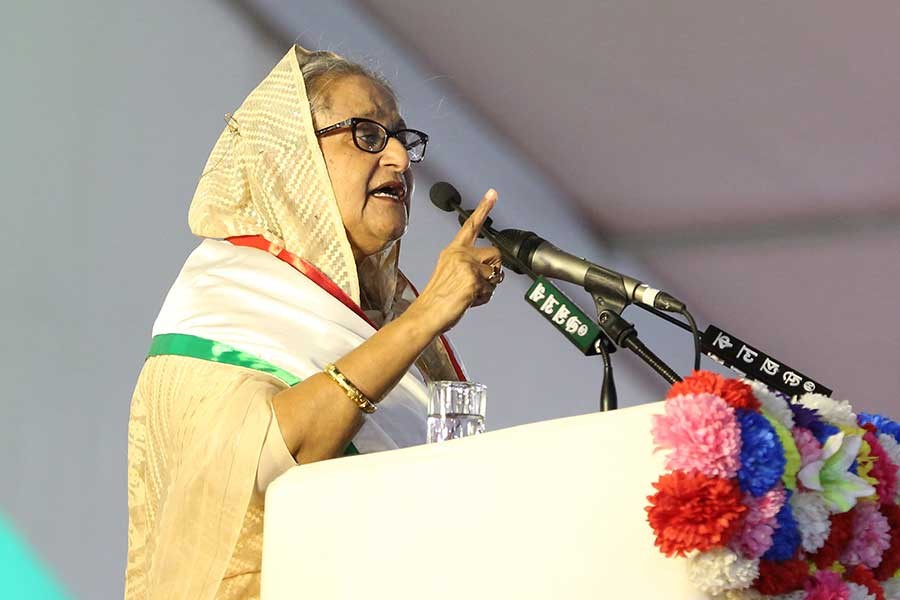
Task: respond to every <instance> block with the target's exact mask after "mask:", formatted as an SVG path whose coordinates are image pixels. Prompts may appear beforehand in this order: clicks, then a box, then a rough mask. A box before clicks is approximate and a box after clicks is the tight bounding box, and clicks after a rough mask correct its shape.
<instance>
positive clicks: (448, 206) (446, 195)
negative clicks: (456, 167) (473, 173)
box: [428, 181, 521, 274]
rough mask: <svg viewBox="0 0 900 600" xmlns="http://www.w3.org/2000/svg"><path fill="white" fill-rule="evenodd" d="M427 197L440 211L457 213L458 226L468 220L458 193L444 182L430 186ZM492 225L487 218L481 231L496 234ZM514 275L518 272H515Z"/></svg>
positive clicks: (482, 236) (481, 233)
mask: <svg viewBox="0 0 900 600" xmlns="http://www.w3.org/2000/svg"><path fill="white" fill-rule="evenodd" d="M428 196H429V197H430V198H431V203H432V204H434V205H435V206H437V207H438V208H439V209H441V210H442V211H444V212H453V211H454V210H455V211H457V212H458V213H459V224H460V225H462V224H463V223H465V222H466V219H468V218H469V215H471V214H472V211H470V210H466V209H464V208H463V207H462V197H460V195H459V191H458V190H457V189H456V188H455V187H453V186H452V185H451V184H449V183H447V182H446V181H438V182H437V183H435V184H434V185H432V186H431V189H430V190H428ZM493 225H494V221H493V219H491V218H490V217H488V218H487V219H485V220H484V224H483V225H482V226H481V229H482V230H483V231H484V230H487V231H488V232H490V233H496V232H495V231H494V228H493ZM483 231H481V232H479V233H478V237H479V238H481V239H483V238H484V233H483ZM516 273H520V272H519V271H516ZM520 274H521V273H520Z"/></svg>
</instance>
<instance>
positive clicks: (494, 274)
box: [488, 263, 504, 285]
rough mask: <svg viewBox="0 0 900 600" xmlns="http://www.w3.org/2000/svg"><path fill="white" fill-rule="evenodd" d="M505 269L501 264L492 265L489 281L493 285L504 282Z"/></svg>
mask: <svg viewBox="0 0 900 600" xmlns="http://www.w3.org/2000/svg"><path fill="white" fill-rule="evenodd" d="M503 276H504V273H503V267H502V265H501V263H494V264H492V265H491V276H490V277H488V281H489V282H491V283H493V284H494V285H497V284H499V283H500V282H501V281H503Z"/></svg>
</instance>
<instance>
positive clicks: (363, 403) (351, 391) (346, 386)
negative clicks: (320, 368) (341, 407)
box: [324, 363, 378, 414]
mask: <svg viewBox="0 0 900 600" xmlns="http://www.w3.org/2000/svg"><path fill="white" fill-rule="evenodd" d="M324 370H325V374H326V375H328V376H329V377H331V380H332V381H334V382H335V383H336V384H338V385H339V386H341V389H342V390H344V393H345V394H347V397H348V398H350V399H351V400H353V402H355V403H356V405H357V406H358V407H359V408H360V410H362V411H363V412H364V413H367V414H372V413H373V412H375V411H376V410H378V407H377V406H375V404H374V403H373V402H372V401H371V400H369V399H368V398H366V397H365V396H364V395H363V393H362V392H361V391H359V388H357V387H356V386H355V385H353V384H352V383H350V380H349V379H347V377H345V376H344V374H343V373H341V372H340V371H339V370H338V368H337V367H336V366H335V365H334V363H329V364H327V365H325V369H324Z"/></svg>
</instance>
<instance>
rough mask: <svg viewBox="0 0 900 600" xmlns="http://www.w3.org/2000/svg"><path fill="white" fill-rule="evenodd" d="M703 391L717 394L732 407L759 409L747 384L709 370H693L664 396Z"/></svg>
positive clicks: (757, 401)
mask: <svg viewBox="0 0 900 600" xmlns="http://www.w3.org/2000/svg"><path fill="white" fill-rule="evenodd" d="M704 393H705V394H713V395H715V396H719V397H720V398H722V399H723V400H724V401H725V402H727V403H728V404H729V405H730V406H731V407H732V408H746V409H749V410H757V409H759V400H757V399H756V396H754V395H753V390H752V389H751V388H750V386H749V385H747V384H746V383H744V382H743V381H738V380H737V379H725V378H724V377H722V376H720V375H717V374H715V373H711V372H710V371H694V372H693V373H691V374H690V375H688V376H687V377H685V378H684V381H679V382H678V383H676V384H675V385H673V386H672V387H671V389H670V390H669V393H668V394H666V398H667V399H668V398H674V397H675V396H684V395H687V394H704Z"/></svg>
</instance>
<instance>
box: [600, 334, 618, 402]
mask: <svg viewBox="0 0 900 600" xmlns="http://www.w3.org/2000/svg"><path fill="white" fill-rule="evenodd" d="M597 347H598V348H600V355H601V356H602V357H603V384H602V385H601V386H600V411H601V412H609V411H611V410H616V409H617V408H618V407H619V404H618V397H617V394H616V382H615V379H613V370H612V357H611V356H610V355H609V350H607V348H606V340H605V339H601V340H598V341H597Z"/></svg>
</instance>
